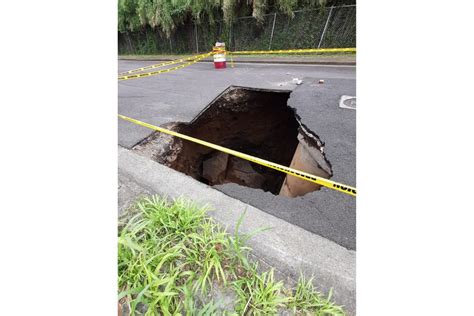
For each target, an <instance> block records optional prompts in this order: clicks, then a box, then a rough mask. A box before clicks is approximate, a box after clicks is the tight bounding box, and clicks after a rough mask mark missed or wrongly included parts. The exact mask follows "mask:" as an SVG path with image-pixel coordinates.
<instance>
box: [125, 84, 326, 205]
mask: <svg viewBox="0 0 474 316" xmlns="http://www.w3.org/2000/svg"><path fill="white" fill-rule="evenodd" d="M289 95H290V92H289V91H280V90H277V91H274V90H262V89H253V88H243V87H230V88H228V89H226V90H225V91H224V92H223V93H221V94H220V95H219V96H218V97H217V98H216V99H214V101H212V102H211V103H210V104H209V105H208V106H207V107H206V108H205V109H204V110H203V111H202V112H201V113H200V114H198V115H197V116H196V118H195V119H193V120H192V121H191V122H189V123H170V124H167V126H165V127H166V128H169V129H173V130H175V131H178V132H180V133H182V134H185V135H189V136H192V137H195V138H198V139H202V140H205V141H207V142H210V143H213V144H217V145H221V146H224V147H227V148H230V149H234V150H237V151H239V152H242V153H245V154H249V155H252V156H255V157H259V158H262V159H266V160H269V161H272V162H275V163H278V164H281V165H284V166H290V165H291V166H292V167H295V168H296V167H298V168H300V170H303V171H307V172H311V173H313V174H317V175H320V176H323V177H326V178H327V177H329V175H330V174H332V172H331V170H330V165H329V164H328V163H327V161H326V160H325V157H324V155H323V154H322V151H321V150H320V148H319V147H318V146H317V145H316V144H315V142H314V141H313V140H312V139H311V137H310V135H306V134H307V133H305V132H304V130H303V129H302V127H301V125H300V124H299V122H298V120H297V118H296V115H295V113H294V110H293V109H292V108H290V107H288V106H287V101H288V98H289ZM301 144H304V145H305V146H303V147H302V145H301ZM150 148H151V149H150ZM305 148H306V149H305ZM308 148H309V150H310V151H311V152H313V153H312V154H311V155H309V154H308V153H307V150H308ZM134 149H135V150H138V151H141V152H143V153H145V154H147V153H148V155H149V156H152V158H153V159H155V160H157V161H158V162H160V163H163V164H165V165H167V166H169V167H171V168H173V169H175V170H178V171H180V172H183V173H185V174H187V175H189V176H191V177H193V178H195V179H197V180H199V181H201V182H203V183H206V184H208V185H219V184H225V183H237V184H240V185H243V186H248V187H251V188H259V189H262V190H264V191H269V192H271V193H273V194H282V195H285V196H290V197H293V196H299V195H304V194H305V193H307V192H311V191H314V190H317V189H319V186H318V185H315V184H313V183H311V182H307V181H304V180H299V179H296V178H294V177H291V176H289V177H288V179H287V176H286V174H285V173H282V172H280V171H276V170H273V169H270V168H267V167H264V166H261V165H258V164H255V163H252V162H249V161H247V160H244V159H241V158H237V157H234V156H232V155H227V154H225V153H222V152H219V151H216V150H214V149H212V148H208V147H205V146H202V145H199V144H195V143H192V142H189V141H185V140H181V139H178V138H174V137H171V136H168V135H164V134H161V133H154V134H152V135H151V136H150V137H149V138H148V139H146V140H145V141H143V142H142V143H140V144H138V145H137V146H135V148H134ZM314 152H316V155H319V156H320V157H319V158H318V157H316V158H317V159H319V160H322V161H323V162H322V163H321V162H319V163H317V162H316V160H314V158H313V156H314ZM321 165H323V167H321ZM315 166H316V167H315ZM290 178H292V179H290Z"/></svg>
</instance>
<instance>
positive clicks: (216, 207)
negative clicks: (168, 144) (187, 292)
mask: <svg viewBox="0 0 474 316" xmlns="http://www.w3.org/2000/svg"><path fill="white" fill-rule="evenodd" d="M118 169H119V175H120V176H122V177H124V176H125V177H127V178H128V179H131V180H132V181H134V182H135V183H136V184H138V185H139V186H140V187H142V188H144V190H145V191H147V192H153V193H156V194H159V195H162V196H167V197H169V198H178V197H181V196H182V197H186V198H188V199H190V200H192V201H194V202H195V203H197V204H198V205H205V204H206V205H208V206H209V207H210V211H209V212H208V215H209V216H211V217H212V218H214V219H215V220H216V221H217V222H218V223H219V224H221V225H222V226H224V227H226V228H227V231H228V232H229V233H230V234H233V233H234V232H235V229H236V225H237V223H238V220H239V218H240V216H241V215H242V213H243V212H245V215H244V218H243V222H242V224H241V226H240V228H239V232H240V233H250V232H252V231H255V230H257V229H259V228H262V227H264V228H271V229H269V230H265V231H263V232H260V233H258V234H257V235H255V236H254V237H252V238H251V239H250V240H249V241H248V242H247V244H248V245H249V246H250V247H251V248H252V249H253V256H255V257H256V258H257V259H258V260H259V261H260V262H263V263H264V266H271V267H274V268H275V270H276V271H277V275H278V276H281V275H283V276H285V277H286V278H288V279H290V280H292V282H294V280H297V279H298V276H299V275H300V273H303V274H304V275H305V276H306V277H311V276H314V280H313V281H314V284H315V286H316V288H317V289H318V290H319V291H322V292H323V293H325V294H327V293H328V292H329V290H330V289H331V288H332V290H333V299H334V300H335V302H336V303H337V304H339V305H343V306H344V310H345V311H346V312H347V314H348V315H355V310H356V282H355V263H356V252H355V251H352V250H348V249H346V248H344V247H342V246H340V245H338V244H336V243H334V242H332V241H330V240H328V239H326V238H323V237H321V236H318V235H316V234H313V233H310V232H308V231H306V230H304V229H302V228H300V227H298V226H295V225H293V224H290V223H288V222H286V221H284V220H282V219H279V218H277V217H275V216H273V215H270V214H267V213H265V212H263V211H262V210H260V209H258V208H255V207H253V206H251V205H249V204H246V203H244V202H242V201H240V200H237V199H234V198H232V197H230V196H227V195H225V194H224V193H222V192H220V191H217V190H215V189H213V188H211V187H209V186H207V185H205V184H203V183H201V182H199V181H196V180H195V179H193V178H191V177H189V176H187V175H185V174H182V173H180V172H178V171H175V170H173V169H170V168H168V167H166V166H164V165H161V164H159V163H157V162H155V161H153V160H150V159H148V158H146V157H144V156H141V155H139V154H137V153H135V152H133V151H132V150H129V149H126V148H123V147H121V146H118Z"/></svg>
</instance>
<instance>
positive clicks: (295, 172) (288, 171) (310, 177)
mask: <svg viewBox="0 0 474 316" xmlns="http://www.w3.org/2000/svg"><path fill="white" fill-rule="evenodd" d="M118 116H119V117H120V118H121V119H123V120H125V121H128V122H132V123H135V124H137V125H140V126H144V127H147V128H150V129H153V130H156V131H159V132H162V133H165V134H168V135H171V136H175V137H179V138H181V139H185V140H188V141H190V142H193V143H196V144H200V145H203V146H206V147H209V148H212V149H215V150H219V151H221V152H224V153H226V154H229V155H233V156H236V157H239V158H242V159H245V160H248V161H251V162H254V163H257V164H259V165H262V166H265V167H268V168H271V169H275V170H279V171H281V172H284V173H286V174H289V175H292V176H294V177H297V178H300V179H303V180H307V181H310V182H314V183H316V184H319V185H322V186H325V187H327V188H330V189H333V190H336V191H340V192H343V193H346V194H349V195H352V196H356V188H353V187H350V186H348V185H345V184H341V183H337V182H334V181H331V180H328V179H325V178H321V177H318V176H315V175H312V174H309V173H306V172H303V171H300V170H296V169H292V168H288V167H285V166H283V165H279V164H276V163H273V162H270V161H267V160H264V159H260V158H257V157H253V156H250V155H247V154H244V153H241V152H238V151H235V150H232V149H229V148H226V147H222V146H219V145H215V144H212V143H209V142H206V141H204V140H200V139H197V138H194V137H191V136H187V135H184V134H180V133H177V132H173V131H170V130H168V129H165V128H162V127H158V126H154V125H151V124H148V123H145V122H142V121H139V120H135V119H133V118H130V117H127V116H124V115H121V114H118Z"/></svg>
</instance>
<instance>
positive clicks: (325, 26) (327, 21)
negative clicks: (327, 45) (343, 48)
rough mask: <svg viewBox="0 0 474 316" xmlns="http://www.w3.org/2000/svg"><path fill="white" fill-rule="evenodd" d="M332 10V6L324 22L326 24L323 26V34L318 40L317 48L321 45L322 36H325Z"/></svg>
mask: <svg viewBox="0 0 474 316" xmlns="http://www.w3.org/2000/svg"><path fill="white" fill-rule="evenodd" d="M332 9H334V6H332V7H331V9H330V10H329V14H328V19H327V20H326V24H325V25H324V29H323V34H321V38H320V39H319V44H318V48H320V47H321V43H322V42H323V38H324V34H326V29H327V28H328V24H329V19H330V18H331V13H332Z"/></svg>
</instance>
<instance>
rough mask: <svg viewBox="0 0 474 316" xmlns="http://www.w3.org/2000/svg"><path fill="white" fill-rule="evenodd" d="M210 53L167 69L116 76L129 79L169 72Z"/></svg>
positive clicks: (120, 78) (190, 63) (195, 61)
mask: <svg viewBox="0 0 474 316" xmlns="http://www.w3.org/2000/svg"><path fill="white" fill-rule="evenodd" d="M212 54H213V53H207V54H204V55H201V57H198V58H196V59H193V60H191V61H190V62H187V63H185V64H182V65H179V66H176V67H172V68H168V69H162V70H158V71H152V72H145V73H141V74H136V75H125V76H119V77H118V80H129V79H137V78H143V77H150V76H155V75H159V74H162V73H165V72H170V71H173V70H177V69H181V68H184V67H187V66H190V65H192V64H194V63H197V62H198V61H200V60H201V59H203V58H205V57H207V56H210V55H212Z"/></svg>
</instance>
